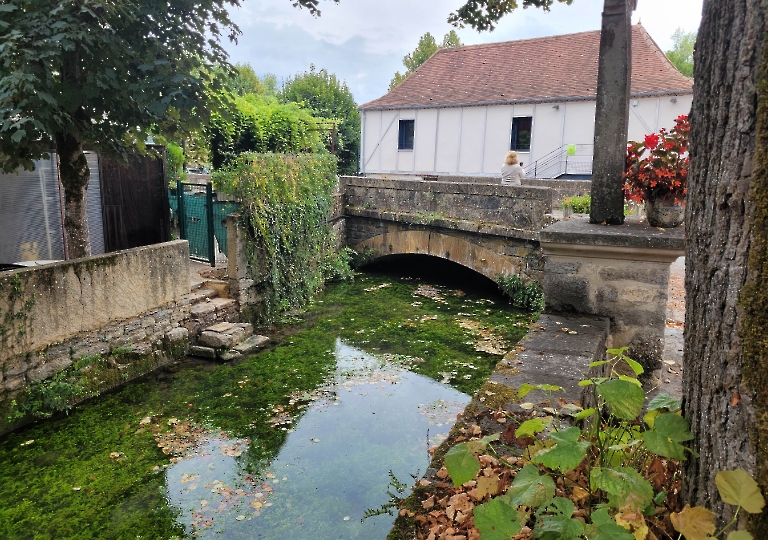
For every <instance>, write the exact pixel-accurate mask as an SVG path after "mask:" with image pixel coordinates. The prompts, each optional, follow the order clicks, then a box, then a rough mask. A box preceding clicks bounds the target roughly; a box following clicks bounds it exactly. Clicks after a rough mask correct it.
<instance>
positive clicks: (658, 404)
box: [648, 394, 683, 412]
mask: <svg viewBox="0 0 768 540" xmlns="http://www.w3.org/2000/svg"><path fill="white" fill-rule="evenodd" d="M682 406H683V400H682V399H680V398H675V397H672V396H670V395H669V394H657V395H656V396H654V398H653V399H652V400H651V401H650V402H649V403H648V410H649V411H655V410H657V409H667V410H669V412H675V411H679V410H680V408H681V407H682Z"/></svg>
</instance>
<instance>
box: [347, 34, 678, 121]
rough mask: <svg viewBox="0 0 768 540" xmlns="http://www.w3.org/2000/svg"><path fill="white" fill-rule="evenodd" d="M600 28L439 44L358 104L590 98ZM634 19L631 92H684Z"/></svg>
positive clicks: (370, 106) (434, 104) (373, 106)
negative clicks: (386, 88) (401, 77)
mask: <svg viewBox="0 0 768 540" xmlns="http://www.w3.org/2000/svg"><path fill="white" fill-rule="evenodd" d="M599 48H600V31H599V30H596V31H592V32H581V33H578V34H566V35H562V36H550V37H542V38H535V39H523V40H520V41H506V42H503V43H488V44H484V45H467V46H464V47H456V48H453V49H440V50H438V51H437V52H436V53H435V54H433V55H432V56H431V57H430V58H429V60H427V61H426V62H424V64H422V65H421V66H420V67H419V68H418V69H417V70H416V71H415V72H413V73H412V74H411V75H410V76H409V77H408V78H407V79H406V80H405V81H403V82H402V83H400V84H399V85H398V86H397V87H395V88H394V89H393V90H392V91H390V92H389V93H388V94H386V95H385V96H382V97H380V98H379V99H375V100H373V101H370V102H368V103H365V104H363V105H361V106H360V109H402V108H416V107H441V106H459V105H462V106H463V105H483V104H504V103H520V102H538V101H567V100H585V99H595V94H596V92H597V90H596V88H597V57H598V52H599ZM692 88H693V80H692V79H689V78H688V77H686V76H684V75H682V74H681V73H680V72H679V71H677V69H675V67H674V66H673V65H672V63H671V62H670V61H669V60H668V59H667V57H666V55H665V54H664V53H663V52H662V51H661V49H660V48H659V46H658V45H656V42H655V41H653V39H652V38H651V36H650V35H648V32H646V31H645V28H643V27H642V26H641V25H640V24H637V25H635V26H633V27H632V88H631V92H632V95H633V96H641V95H644V94H650V95H654V94H661V95H664V94H667V95H669V94H690V93H691V92H692V91H693V90H692Z"/></svg>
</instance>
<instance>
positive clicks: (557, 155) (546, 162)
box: [525, 144, 594, 178]
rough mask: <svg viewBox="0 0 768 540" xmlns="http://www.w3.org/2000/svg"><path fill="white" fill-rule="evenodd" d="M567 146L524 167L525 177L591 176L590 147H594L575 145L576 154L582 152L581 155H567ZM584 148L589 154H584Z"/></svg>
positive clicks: (590, 145)
mask: <svg viewBox="0 0 768 540" xmlns="http://www.w3.org/2000/svg"><path fill="white" fill-rule="evenodd" d="M569 146H571V145H568V144H564V145H562V146H560V147H559V148H556V149H555V150H553V151H551V152H550V153H549V154H546V155H545V156H543V157H541V158H539V159H537V160H536V161H535V162H533V163H532V164H531V165H528V167H525V175H526V176H527V177H529V178H558V177H560V176H563V175H564V174H591V173H592V147H593V146H594V145H592V144H577V145H575V146H576V152H578V151H579V150H580V149H581V150H582V152H583V153H580V154H579V153H574V154H568V148H569ZM585 148H589V152H584V149H585Z"/></svg>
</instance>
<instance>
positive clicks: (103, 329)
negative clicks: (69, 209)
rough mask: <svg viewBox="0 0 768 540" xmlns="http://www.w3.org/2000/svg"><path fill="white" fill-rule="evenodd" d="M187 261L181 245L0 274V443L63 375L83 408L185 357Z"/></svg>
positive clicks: (113, 254)
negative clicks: (17, 417) (15, 408)
mask: <svg viewBox="0 0 768 540" xmlns="http://www.w3.org/2000/svg"><path fill="white" fill-rule="evenodd" d="M188 258H189V246H188V244H187V242H186V241H183V240H179V241H173V242H166V243H163V244H156V245H152V246H145V247H141V248H136V249H130V250H125V251H119V252H115V253H110V254H106V255H100V256H96V257H89V258H85V259H76V260H72V261H63V262H59V263H54V264H50V265H46V266H42V267H34V268H26V269H20V270H13V271H9V272H3V273H2V274H0V321H2V324H3V329H2V336H0V343H2V346H1V347H0V433H2V432H4V431H7V430H8V429H9V428H10V427H12V426H10V425H9V424H7V422H6V421H5V419H6V416H7V413H8V411H9V410H10V402H11V400H12V399H14V398H16V397H18V396H19V395H20V394H22V393H23V391H24V390H25V389H26V388H28V387H29V385H30V384H32V383H36V382H40V381H44V380H46V379H49V378H51V377H53V376H55V375H57V374H62V375H60V376H61V377H63V376H65V375H66V377H67V380H70V381H74V380H75V379H76V380H77V381H76V382H73V383H72V384H74V385H79V387H81V388H80V389H81V390H82V395H81V396H80V397H81V398H82V399H85V398H86V397H88V396H90V395H95V394H96V393H98V392H101V391H103V390H105V389H107V388H111V387H114V386H117V385H119V384H122V383H123V382H125V381H126V380H130V379H131V378H134V377H137V376H140V375H143V374H145V373H147V372H149V371H151V370H152V369H155V368H156V367H158V366H160V365H162V364H164V363H167V362H170V361H172V360H174V359H176V358H179V357H181V356H183V355H184V354H185V353H186V351H187V347H188V345H189V341H188V340H189V330H188V328H187V326H189V324H190V299H189V292H190V281H189V266H188Z"/></svg>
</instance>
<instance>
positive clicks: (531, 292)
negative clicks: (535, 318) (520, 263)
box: [497, 275, 544, 311]
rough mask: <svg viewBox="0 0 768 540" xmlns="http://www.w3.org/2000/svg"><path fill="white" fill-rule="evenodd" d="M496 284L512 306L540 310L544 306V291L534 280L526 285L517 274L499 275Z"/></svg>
mask: <svg viewBox="0 0 768 540" xmlns="http://www.w3.org/2000/svg"><path fill="white" fill-rule="evenodd" d="M497 284H498V286H499V290H500V291H501V292H502V293H503V294H504V295H505V296H507V297H509V303H510V304H512V305H513V306H515V307H518V308H520V309H527V310H529V311H540V310H541V309H542V308H544V291H542V290H541V288H539V285H538V283H536V282H535V281H533V280H531V281H530V282H528V284H527V285H526V284H524V283H523V280H522V279H520V278H519V277H517V276H514V275H513V276H504V275H501V276H499V277H498V280H497Z"/></svg>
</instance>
